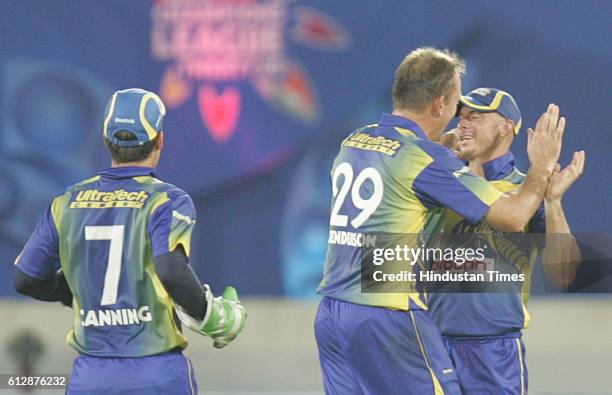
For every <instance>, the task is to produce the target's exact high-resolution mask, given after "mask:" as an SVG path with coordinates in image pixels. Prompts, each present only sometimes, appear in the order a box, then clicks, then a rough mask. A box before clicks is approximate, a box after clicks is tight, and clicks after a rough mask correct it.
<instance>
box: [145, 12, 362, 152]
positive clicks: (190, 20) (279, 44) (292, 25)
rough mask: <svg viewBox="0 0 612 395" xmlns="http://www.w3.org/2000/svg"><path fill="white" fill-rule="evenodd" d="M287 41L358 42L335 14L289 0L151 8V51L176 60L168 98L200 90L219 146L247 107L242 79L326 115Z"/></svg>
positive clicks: (288, 110)
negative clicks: (240, 84)
mask: <svg viewBox="0 0 612 395" xmlns="http://www.w3.org/2000/svg"><path fill="white" fill-rule="evenodd" d="M288 38H289V39H291V40H292V41H294V42H297V43H299V44H302V45H307V46H310V47H314V48H317V49H325V50H335V51H338V50H342V49H345V48H346V47H348V46H349V45H350V42H351V38H350V36H349V34H348V32H346V30H345V29H344V28H343V27H342V26H341V25H340V24H339V23H338V22H337V21H335V20H334V19H333V18H331V17H330V16H328V15H325V14H323V13H321V12H319V11H317V10H315V9H312V8H309V7H305V6H295V5H292V2H291V1H289V0H259V1H257V0H159V1H157V2H155V3H154V5H153V9H152V28H151V51H152V56H153V57H154V58H155V59H158V60H161V61H169V62H171V63H170V65H169V66H168V68H167V69H166V72H165V73H164V75H163V77H162V80H161V87H160V94H161V97H162V99H163V100H164V103H165V104H166V105H167V106H168V107H169V108H176V107H179V106H181V105H183V104H184V103H185V102H186V101H187V100H188V99H189V98H190V97H191V96H193V93H194V90H197V92H196V94H195V96H196V99H197V101H198V105H199V109H200V115H201V117H202V121H203V123H204V124H205V126H206V128H207V129H208V132H209V133H210V135H211V137H212V138H213V139H214V140H215V141H216V142H217V143H224V142H226V141H227V140H229V139H230V138H231V137H232V135H233V134H234V131H235V129H236V125H237V123H238V120H239V117H240V112H241V107H242V104H241V96H242V95H241V91H240V89H239V87H238V86H237V84H238V83H241V82H245V81H247V82H249V83H251V85H252V86H253V88H254V89H255V91H256V92H257V93H258V94H259V96H260V97H261V98H262V99H263V100H264V101H266V102H267V103H268V104H269V105H271V106H273V107H274V108H277V109H279V110H280V111H281V112H283V113H284V114H286V115H289V116H293V117H294V118H296V119H298V120H300V121H303V122H306V123H312V122H313V121H316V120H317V119H318V118H319V116H320V110H319V105H318V100H317V97H316V93H315V91H316V89H315V87H314V85H313V84H312V83H311V81H310V79H309V78H308V76H307V72H306V70H305V69H304V68H303V67H302V66H301V64H300V63H299V62H298V61H297V60H294V59H291V58H289V57H288V55H287V39H288ZM219 84H222V85H223V87H224V89H222V90H219V89H217V88H218V85H219Z"/></svg>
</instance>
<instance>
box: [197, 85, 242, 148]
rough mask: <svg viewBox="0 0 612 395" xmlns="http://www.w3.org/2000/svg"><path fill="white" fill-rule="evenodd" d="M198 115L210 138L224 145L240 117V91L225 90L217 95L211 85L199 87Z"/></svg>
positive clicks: (231, 88)
mask: <svg viewBox="0 0 612 395" xmlns="http://www.w3.org/2000/svg"><path fill="white" fill-rule="evenodd" d="M198 101H199V104H200V114H201V116H202V120H203V121H204V124H205V125H206V127H207V128H208V131H209V132H210V135H211V137H212V138H213V139H214V140H215V141H216V142H217V143H224V142H226V141H227V140H229V138H230V137H232V134H233V133H234V130H235V127H236V123H237V122H238V116H239V115H240V91H239V90H238V89H237V88H235V87H229V88H226V89H225V90H224V91H223V92H221V93H220V94H219V95H217V91H216V89H215V87H214V86H212V85H205V86H201V87H200V90H199V92H198Z"/></svg>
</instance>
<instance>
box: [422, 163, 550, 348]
mask: <svg viewBox="0 0 612 395" xmlns="http://www.w3.org/2000/svg"><path fill="white" fill-rule="evenodd" d="M483 170H484V175H485V178H486V179H487V180H488V181H489V182H490V183H491V184H492V185H494V186H495V187H496V188H497V189H499V190H500V191H502V192H510V191H513V190H515V189H517V188H518V187H519V186H520V184H521V183H522V182H523V180H524V179H525V175H524V174H523V173H521V172H520V171H519V170H517V168H516V167H515V164H514V156H513V155H512V153H511V152H508V153H507V154H505V155H503V156H501V157H499V158H497V159H494V160H492V161H489V162H486V163H485V164H484V165H483ZM468 222H469V221H468V220H467V219H465V218H462V217H461V216H460V214H457V213H453V212H450V211H449V212H448V215H446V216H445V224H444V226H443V228H444V231H445V232H450V233H453V234H470V233H471V234H474V235H475V237H476V238H482V239H483V240H485V243H486V244H487V245H488V246H491V247H493V248H491V249H488V251H487V254H486V255H487V257H488V258H492V261H491V262H493V264H494V265H495V266H494V267H489V268H488V269H489V270H500V269H501V270H502V271H503V272H505V273H523V274H524V281H523V282H522V284H521V290H520V292H499V291H492V292H480V293H431V294H428V297H427V302H428V305H429V310H430V312H431V314H432V317H433V319H434V321H435V322H436V324H437V325H438V327H439V328H440V331H441V332H442V334H443V335H445V336H498V335H505V334H509V333H512V332H518V331H519V330H521V329H523V328H526V327H527V325H528V324H529V313H528V311H527V301H528V298H529V290H530V284H531V272H532V269H533V266H534V264H535V260H536V258H537V252H538V245H537V243H536V241H535V240H534V239H533V238H529V237H514V236H513V235H508V234H506V235H505V236H504V234H503V233H501V232H495V231H494V230H493V229H492V228H491V227H489V226H488V225H487V224H485V223H482V222H481V223H477V224H470V223H468ZM526 230H527V231H529V232H533V233H543V232H545V219H544V207H543V206H541V207H540V208H539V209H538V211H537V212H536V214H535V215H534V217H533V218H532V219H531V221H530V223H529V225H528V229H526ZM496 235H498V236H497V237H496Z"/></svg>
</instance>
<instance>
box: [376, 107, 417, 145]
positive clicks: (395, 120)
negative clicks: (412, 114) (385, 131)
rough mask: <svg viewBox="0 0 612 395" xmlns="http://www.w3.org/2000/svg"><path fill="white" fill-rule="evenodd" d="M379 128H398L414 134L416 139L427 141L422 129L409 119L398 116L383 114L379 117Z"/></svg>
mask: <svg viewBox="0 0 612 395" xmlns="http://www.w3.org/2000/svg"><path fill="white" fill-rule="evenodd" d="M378 125H379V126H387V127H392V128H395V127H398V128H402V129H408V130H409V131H411V132H412V133H414V134H415V135H416V136H417V137H418V138H420V139H424V140H429V138H428V137H427V135H426V134H425V132H424V131H423V129H421V127H420V126H419V125H417V123H416V122H414V121H413V120H411V119H408V118H404V117H400V116H399V115H393V114H388V113H383V114H382V115H381V116H380V120H379V121H378Z"/></svg>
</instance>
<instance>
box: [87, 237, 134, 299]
mask: <svg viewBox="0 0 612 395" xmlns="http://www.w3.org/2000/svg"><path fill="white" fill-rule="evenodd" d="M124 228H125V225H110V226H86V227H85V240H110V248H109V252H108V266H107V267H106V274H105V275H104V289H103V291H102V300H101V301H100V306H108V305H109V304H115V303H117V291H118V289H119V276H120V275H121V255H123V231H124Z"/></svg>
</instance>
